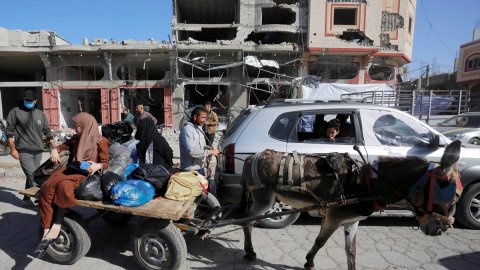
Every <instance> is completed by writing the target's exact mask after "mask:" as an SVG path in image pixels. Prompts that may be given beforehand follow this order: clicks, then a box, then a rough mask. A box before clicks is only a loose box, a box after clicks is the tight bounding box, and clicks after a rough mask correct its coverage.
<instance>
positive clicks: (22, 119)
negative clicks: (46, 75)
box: [6, 89, 55, 207]
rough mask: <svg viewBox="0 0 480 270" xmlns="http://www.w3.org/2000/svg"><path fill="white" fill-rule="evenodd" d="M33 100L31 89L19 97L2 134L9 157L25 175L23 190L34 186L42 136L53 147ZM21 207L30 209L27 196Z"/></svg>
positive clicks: (43, 117)
mask: <svg viewBox="0 0 480 270" xmlns="http://www.w3.org/2000/svg"><path fill="white" fill-rule="evenodd" d="M36 104H37V98H36V96H35V91H34V90H33V89H27V90H25V92H24V96H23V106H20V107H15V108H13V109H12V110H11V111H10V112H9V113H8V117H7V129H6V135H7V140H8V144H9V146H10V155H12V157H13V158H14V159H17V160H19V161H20V166H21V167H22V170H23V172H24V173H25V176H26V178H27V179H26V182H25V188H26V189H27V188H30V187H33V186H36V183H35V182H34V179H33V172H34V171H35V170H36V169H37V168H38V167H39V166H40V161H41V159H42V151H43V149H44V142H43V136H42V135H43V134H44V135H45V136H46V137H47V140H49V141H50V144H51V146H52V147H55V141H54V139H53V136H52V133H51V131H50V128H49V127H48V119H47V116H46V115H45V114H44V113H43V112H42V111H41V110H39V109H36V108H35V106H36ZM23 202H24V205H25V206H27V207H31V206H33V205H34V204H33V202H32V201H31V200H30V198H29V197H27V196H24V197H23Z"/></svg>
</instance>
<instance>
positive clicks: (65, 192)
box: [35, 112, 109, 258]
mask: <svg viewBox="0 0 480 270" xmlns="http://www.w3.org/2000/svg"><path fill="white" fill-rule="evenodd" d="M73 122H74V124H75V127H74V129H75V132H76V133H77V134H76V135H75V136H73V137H72V138H71V139H70V140H68V141H66V142H65V143H64V144H62V145H59V146H57V147H55V148H53V149H52V151H51V153H50V155H51V156H50V159H51V160H52V161H53V162H56V163H58V162H59V152H62V151H64V150H67V149H68V150H70V157H69V163H70V162H77V161H78V162H80V161H88V162H89V163H90V164H91V165H90V167H89V168H88V173H89V174H93V173H94V172H96V171H98V170H101V169H106V168H107V167H108V143H109V142H108V140H107V139H105V138H103V137H101V136H100V133H99V131H98V124H97V121H96V120H95V118H94V117H93V116H92V115H90V114H88V113H85V112H81V113H79V114H77V115H75V116H74V117H73ZM85 178H86V175H85V174H81V173H79V172H77V171H73V170H72V169H68V168H67V167H63V168H61V169H59V170H57V171H56V172H54V173H53V174H52V175H51V176H50V177H49V178H48V180H47V181H46V182H45V183H44V184H43V186H42V188H41V190H40V198H39V202H38V204H39V206H40V219H41V225H42V228H43V237H42V240H41V241H40V244H38V246H37V249H36V250H35V255H36V257H37V258H39V257H41V256H43V255H44V254H45V252H46V251H47V248H48V246H50V244H52V243H53V242H55V240H56V239H57V237H58V235H59V234H60V230H61V226H62V223H63V217H64V215H65V209H66V208H69V207H71V206H73V205H75V204H76V199H75V195H74V191H75V189H76V188H78V187H79V186H80V184H81V183H82V181H83V180H85Z"/></svg>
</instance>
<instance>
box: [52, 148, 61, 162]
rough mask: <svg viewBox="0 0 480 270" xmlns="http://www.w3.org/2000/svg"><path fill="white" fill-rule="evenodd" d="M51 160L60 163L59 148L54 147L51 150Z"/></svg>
mask: <svg viewBox="0 0 480 270" xmlns="http://www.w3.org/2000/svg"><path fill="white" fill-rule="evenodd" d="M50 160H51V161H52V162H53V163H55V164H58V163H60V155H59V154H58V151H57V149H55V148H53V149H52V151H50Z"/></svg>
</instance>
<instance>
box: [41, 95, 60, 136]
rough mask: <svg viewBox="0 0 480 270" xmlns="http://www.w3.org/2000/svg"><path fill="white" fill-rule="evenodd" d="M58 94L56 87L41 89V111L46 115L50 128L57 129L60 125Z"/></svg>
mask: <svg viewBox="0 0 480 270" xmlns="http://www.w3.org/2000/svg"><path fill="white" fill-rule="evenodd" d="M58 94H59V93H58V89H55V88H44V89H42V102H43V112H44V113H45V115H46V116H47V119H48V123H49V127H50V128H51V129H58V128H59V127H60V113H59V104H58Z"/></svg>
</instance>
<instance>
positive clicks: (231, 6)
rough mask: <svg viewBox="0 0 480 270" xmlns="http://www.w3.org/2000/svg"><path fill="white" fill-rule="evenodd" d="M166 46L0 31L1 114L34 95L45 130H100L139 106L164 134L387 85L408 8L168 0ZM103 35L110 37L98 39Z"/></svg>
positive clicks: (400, 59)
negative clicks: (203, 112) (211, 116)
mask: <svg viewBox="0 0 480 270" xmlns="http://www.w3.org/2000/svg"><path fill="white" fill-rule="evenodd" d="M172 3H173V18H172V33H173V35H172V40H171V42H170V43H166V42H158V41H153V40H147V41H135V40H126V41H119V42H117V41H113V40H105V39H94V40H93V41H91V42H88V41H87V40H85V41H84V42H83V44H81V45H73V44H70V43H69V42H67V41H66V40H64V39H63V38H61V37H60V36H59V35H57V34H55V33H54V32H51V31H28V32H25V31H20V30H7V29H4V28H0V98H1V102H0V105H1V108H0V113H2V114H3V115H2V116H3V117H6V114H7V113H8V111H9V110H10V109H11V108H13V107H14V106H15V105H16V104H15V102H16V101H17V100H19V99H21V91H17V90H21V89H23V88H25V87H37V89H38V93H37V96H39V97H41V98H40V99H39V105H40V108H43V110H44V111H45V112H46V114H47V116H48V117H49V119H50V123H51V126H52V128H58V127H62V126H68V125H69V123H68V121H69V119H71V116H72V115H74V114H75V113H78V112H80V111H86V112H89V113H91V114H93V115H94V116H95V117H96V118H97V120H98V122H99V123H109V122H114V121H118V120H119V119H120V110H121V108H122V107H126V108H129V109H130V110H134V106H135V104H138V103H140V102H141V103H143V104H145V105H146V106H148V108H149V111H150V112H151V113H152V114H153V115H155V117H157V119H159V120H160V122H161V123H164V124H165V125H166V126H171V127H174V128H176V129H178V128H179V125H180V123H181V122H182V120H183V119H184V117H185V116H186V114H185V111H186V110H188V109H189V108H191V107H194V106H196V105H201V104H203V103H204V102H205V101H210V102H212V103H213V106H214V108H215V110H216V111H217V113H218V114H219V116H220V117H221V118H223V120H225V121H230V120H232V119H233V118H234V117H235V116H237V115H238V113H239V112H240V111H241V110H242V109H244V108H246V107H248V106H249V105H256V104H259V103H261V102H262V101H266V100H269V99H274V98H295V97H301V93H298V92H297V90H296V88H295V87H292V82H293V81H294V80H295V79H296V78H299V77H306V76H310V75H311V76H316V77H318V78H319V79H320V81H321V82H332V83H333V82H335V83H348V84H371V83H387V84H389V85H394V84H395V83H396V82H397V80H398V78H399V77H398V75H399V73H400V72H399V70H403V69H399V68H398V67H401V66H402V65H404V64H406V63H409V62H410V61H411V60H410V59H411V55H412V44H413V30H414V29H413V25H414V18H415V5H416V1H415V0H410V1H404V0H378V1H367V0H173V1H172ZM106 34H108V33H106Z"/></svg>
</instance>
